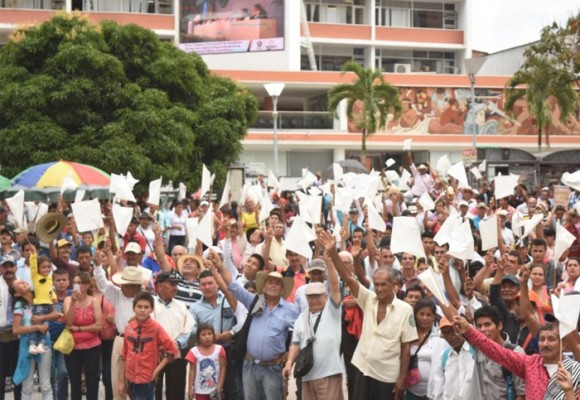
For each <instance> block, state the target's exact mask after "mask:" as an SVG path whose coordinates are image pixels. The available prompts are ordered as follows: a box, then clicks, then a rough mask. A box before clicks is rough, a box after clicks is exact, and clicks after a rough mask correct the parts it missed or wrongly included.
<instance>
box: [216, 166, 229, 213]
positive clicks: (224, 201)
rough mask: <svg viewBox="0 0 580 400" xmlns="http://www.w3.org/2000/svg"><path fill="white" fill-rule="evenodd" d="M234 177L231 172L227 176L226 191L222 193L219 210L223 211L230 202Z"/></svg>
mask: <svg viewBox="0 0 580 400" xmlns="http://www.w3.org/2000/svg"><path fill="white" fill-rule="evenodd" d="M231 175H232V172H231V171H228V174H227V176H226V184H225V185H224V191H223V192H222V198H221V200H220V205H219V208H220V209H221V208H222V207H223V206H225V205H226V204H228V203H229V202H230V190H231V189H230V185H231V184H230V177H231Z"/></svg>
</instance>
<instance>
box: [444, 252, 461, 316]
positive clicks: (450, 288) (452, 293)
mask: <svg viewBox="0 0 580 400" xmlns="http://www.w3.org/2000/svg"><path fill="white" fill-rule="evenodd" d="M449 268H450V267H449V259H448V258H447V257H442V258H441V261H440V262H439V272H440V273H441V275H442V276H443V284H444V285H445V292H446V293H447V297H448V298H449V302H450V303H451V305H452V306H453V307H455V308H457V309H458V308H459V307H461V300H460V299H459V293H457V290H455V286H454V285H453V281H452V280H451V275H450V274H449Z"/></svg>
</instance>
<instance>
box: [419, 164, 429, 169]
mask: <svg viewBox="0 0 580 400" xmlns="http://www.w3.org/2000/svg"><path fill="white" fill-rule="evenodd" d="M417 169H427V166H426V165H425V164H421V165H419V166H418V167H417Z"/></svg>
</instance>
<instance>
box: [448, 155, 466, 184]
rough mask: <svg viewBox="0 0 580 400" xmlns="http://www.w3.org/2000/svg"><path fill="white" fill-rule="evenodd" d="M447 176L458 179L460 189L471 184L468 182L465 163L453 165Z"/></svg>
mask: <svg viewBox="0 0 580 400" xmlns="http://www.w3.org/2000/svg"><path fill="white" fill-rule="evenodd" d="M447 175H450V176H452V177H454V178H455V179H457V182H458V185H459V187H467V186H469V183H468V181H467V174H466V173H465V165H463V161H459V162H458V163H457V164H453V165H452V166H451V168H449V170H447Z"/></svg>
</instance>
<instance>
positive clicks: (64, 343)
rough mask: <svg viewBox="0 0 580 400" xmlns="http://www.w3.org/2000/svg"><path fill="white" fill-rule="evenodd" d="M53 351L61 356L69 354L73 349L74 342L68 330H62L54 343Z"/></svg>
mask: <svg viewBox="0 0 580 400" xmlns="http://www.w3.org/2000/svg"><path fill="white" fill-rule="evenodd" d="M53 347H54V349H55V350H57V351H60V352H61V353H63V354H70V353H72V351H73V350H74V348H75V340H74V338H73V335H72V333H70V330H69V329H68V328H64V329H63V330H62V332H61V334H60V336H59V337H58V339H56V342H55V343H54V346H53Z"/></svg>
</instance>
